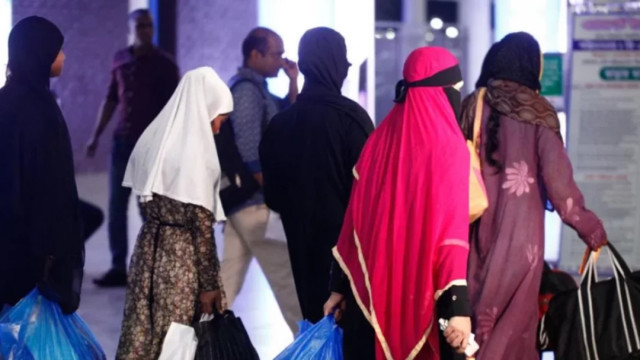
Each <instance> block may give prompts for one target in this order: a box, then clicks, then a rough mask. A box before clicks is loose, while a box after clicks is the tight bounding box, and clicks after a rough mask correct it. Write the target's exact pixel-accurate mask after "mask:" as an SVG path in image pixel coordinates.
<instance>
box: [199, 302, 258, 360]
mask: <svg viewBox="0 0 640 360" xmlns="http://www.w3.org/2000/svg"><path fill="white" fill-rule="evenodd" d="M193 328H194V329H195V330H196V336H197V337H198V349H197V350H196V357H195V360H259V359H260V358H259V357H258V352H257V351H256V349H255V348H254V347H253V344H251V340H250V339H249V334H247V330H246V329H245V328H244V325H243V324H242V320H240V318H238V317H236V316H235V315H234V314H233V312H232V311H230V310H226V311H223V312H222V313H216V314H215V315H214V317H213V319H212V320H209V321H202V320H200V321H197V322H195V323H194V324H193Z"/></svg>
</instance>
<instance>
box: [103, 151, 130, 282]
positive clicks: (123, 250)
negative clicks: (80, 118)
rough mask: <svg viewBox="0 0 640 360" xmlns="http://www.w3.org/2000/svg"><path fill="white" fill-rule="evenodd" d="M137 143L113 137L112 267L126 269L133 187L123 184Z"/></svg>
mask: <svg viewBox="0 0 640 360" xmlns="http://www.w3.org/2000/svg"><path fill="white" fill-rule="evenodd" d="M134 146H135V143H130V142H127V141H124V140H122V139H118V138H114V139H113V149H112V151H111V169H110V171H109V248H110V249H111V256H112V257H111V267H112V268H113V269H117V270H123V271H126V269H127V253H128V251H129V240H128V230H127V209H128V208H129V196H130V195H131V189H130V188H127V187H123V186H122V179H124V173H125V171H126V170H127V163H128V162H129V156H131V152H133V147H134Z"/></svg>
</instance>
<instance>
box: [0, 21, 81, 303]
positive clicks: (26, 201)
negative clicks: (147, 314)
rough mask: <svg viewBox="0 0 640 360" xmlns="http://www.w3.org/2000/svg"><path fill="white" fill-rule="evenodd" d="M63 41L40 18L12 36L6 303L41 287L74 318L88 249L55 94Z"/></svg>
mask: <svg viewBox="0 0 640 360" xmlns="http://www.w3.org/2000/svg"><path fill="white" fill-rule="evenodd" d="M62 42H63V37H62V34H61V33H60V30H58V28H57V27H56V26H55V25H54V24H52V23H51V22H50V21H48V20H46V19H44V18H41V17H35V16H32V17H28V18H26V19H23V20H21V21H20V22H18V23H17V24H16V26H15V27H14V28H13V29H12V30H11V34H10V35H9V77H8V81H7V83H6V85H5V87H3V88H2V89H0V199H2V201H0V229H2V231H1V232H0V274H2V275H0V304H2V303H9V304H13V303H15V302H16V301H18V300H20V298H22V297H23V296H25V295H26V294H27V293H28V292H29V291H31V290H32V289H33V288H34V287H35V286H36V285H37V286H38V287H39V288H40V290H41V292H42V293H43V294H44V295H45V296H47V297H48V298H49V299H51V300H54V301H57V302H58V303H59V304H60V305H61V308H62V309H63V311H64V312H66V313H69V312H73V311H75V310H76V309H77V307H78V305H79V301H80V286H81V283H82V271H83V265H84V245H83V242H82V237H81V225H80V219H79V216H80V214H79V210H78V209H79V203H78V194H77V190H76V183H75V174H74V167H73V154H72V150H71V142H70V139H69V131H68V129H67V125H66V123H65V121H64V118H63V116H62V113H61V111H60V108H59V107H58V104H57V103H56V101H55V99H54V98H53V95H52V94H51V92H50V90H49V76H50V72H51V65H52V64H53V62H54V61H55V58H56V56H57V54H58V52H59V51H60V49H61V46H62ZM7 274H11V276H7Z"/></svg>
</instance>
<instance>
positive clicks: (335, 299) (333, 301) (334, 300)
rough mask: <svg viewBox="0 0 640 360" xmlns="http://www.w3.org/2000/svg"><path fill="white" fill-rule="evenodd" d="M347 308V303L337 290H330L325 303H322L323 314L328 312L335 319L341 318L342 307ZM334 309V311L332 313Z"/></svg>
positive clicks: (325, 314)
mask: <svg viewBox="0 0 640 360" xmlns="http://www.w3.org/2000/svg"><path fill="white" fill-rule="evenodd" d="M346 308H347V303H346V301H345V299H344V295H342V294H339V293H337V292H332V293H331V296H329V299H328V300H327V302H326V303H324V307H323V309H324V316H327V315H329V314H334V317H335V319H336V321H339V320H340V318H342V313H343V312H344V309H346ZM334 311H335V313H334Z"/></svg>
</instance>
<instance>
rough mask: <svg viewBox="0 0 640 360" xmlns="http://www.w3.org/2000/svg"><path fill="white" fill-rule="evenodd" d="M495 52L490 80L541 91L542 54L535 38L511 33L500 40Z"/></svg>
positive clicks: (491, 64) (490, 68)
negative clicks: (506, 81) (513, 83)
mask: <svg viewBox="0 0 640 360" xmlns="http://www.w3.org/2000/svg"><path fill="white" fill-rule="evenodd" d="M494 51H495V55H494V54H492V55H494V58H493V60H492V61H490V63H489V65H490V66H489V68H488V72H489V78H491V79H496V80H509V81H513V82H515V83H518V84H520V85H524V86H526V87H528V88H530V89H532V90H535V91H538V90H540V71H541V66H542V64H541V52H540V45H539V44H538V42H537V41H536V39H534V38H533V36H531V35H529V34H528V33H525V32H517V33H511V34H509V35H507V36H505V37H504V38H503V39H502V40H500V42H499V44H498V45H497V48H496V49H495V50H494ZM487 57H489V55H487Z"/></svg>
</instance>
